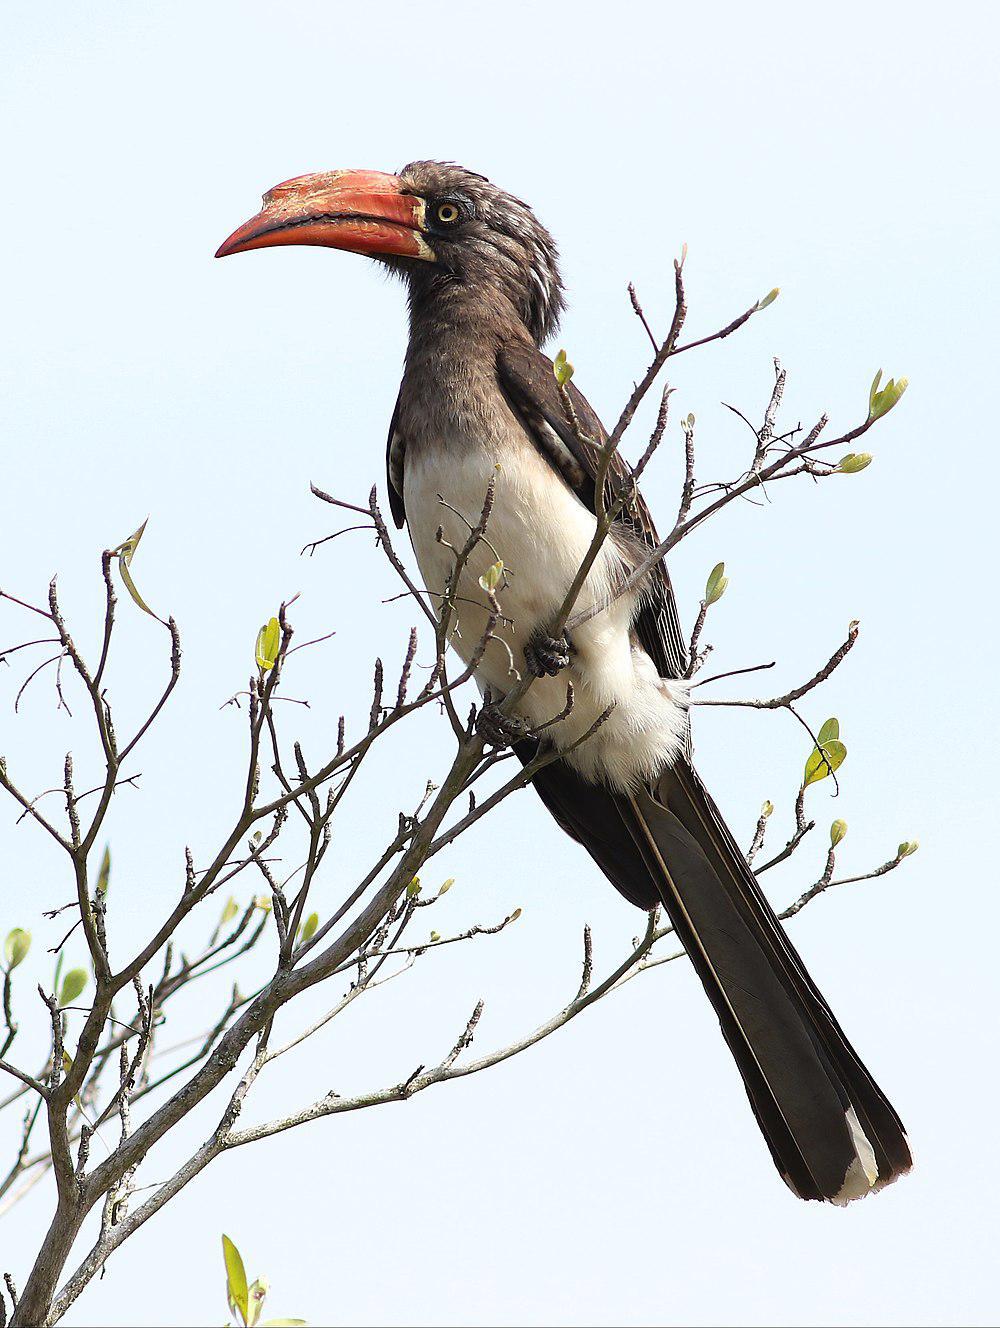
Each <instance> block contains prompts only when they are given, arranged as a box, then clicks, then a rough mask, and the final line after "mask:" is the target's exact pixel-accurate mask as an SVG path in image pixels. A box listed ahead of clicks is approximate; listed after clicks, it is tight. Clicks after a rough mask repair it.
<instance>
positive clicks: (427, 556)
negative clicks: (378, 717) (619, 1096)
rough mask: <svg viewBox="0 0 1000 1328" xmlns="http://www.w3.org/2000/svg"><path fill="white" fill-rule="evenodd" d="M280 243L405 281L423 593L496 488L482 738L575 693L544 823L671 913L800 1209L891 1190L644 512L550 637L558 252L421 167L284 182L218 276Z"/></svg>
mask: <svg viewBox="0 0 1000 1328" xmlns="http://www.w3.org/2000/svg"><path fill="white" fill-rule="evenodd" d="M289 244H296V245H302V244H305V245H322V246H325V247H327V248H331V249H345V250H349V251H351V252H353V253H360V254H367V255H369V256H370V257H373V258H376V259H378V260H380V261H381V262H382V263H385V264H387V265H388V266H389V267H390V268H391V269H392V270H394V271H395V272H396V273H398V274H399V275H401V276H402V278H403V279H404V280H405V283H406V286H407V290H408V295H409V312H410V339H409V345H408V348H407V352H406V362H405V368H404V372H403V381H402V385H401V387H400V390H399V397H398V400H397V402H396V408H395V411H394V413H393V417H392V423H391V426H390V431H389V442H388V449H387V466H388V486H389V501H390V504H391V507H392V512H393V516H394V517H395V520H396V523H397V525H398V526H402V525H403V524H404V523H405V524H406V525H407V526H408V527H409V534H410V539H411V541H412V544H413V548H414V551H415V553H416V558H417V562H418V564H419V566H420V571H421V575H422V577H423V581H424V584H425V586H426V587H428V588H429V590H430V591H431V593H435V592H436V593H441V592H443V591H444V589H445V585H446V582H447V579H448V575H449V572H450V570H451V568H452V566H453V562H452V557H451V554H450V553H449V544H450V545H452V546H459V547H460V546H461V545H462V544H463V543H464V541H465V539H466V537H467V535H468V531H469V525H468V524H467V522H466V520H465V518H468V521H469V522H473V521H475V520H476V518H477V517H478V515H479V513H480V509H481V507H482V504H483V500H484V495H485V493H486V490H487V487H488V485H489V483H490V481H491V480H492V481H493V482H494V488H495V495H494V499H493V507H492V513H491V516H490V523H489V544H488V545H487V543H486V542H481V543H480V544H479V546H478V547H477V548H476V549H475V550H474V552H473V554H472V556H471V557H470V559H469V561H468V564H467V566H466V569H465V572H464V575H463V578H462V581H461V584H460V585H459V586H458V600H457V603H458V609H459V627H460V634H458V635H456V636H455V637H454V639H453V644H454V646H455V648H456V649H457V650H458V652H459V654H460V655H462V656H463V657H464V658H465V659H466V661H468V660H469V658H470V656H471V655H472V653H473V651H475V649H476V647H477V646H478V645H479V643H480V641H481V639H482V638H483V636H484V633H485V632H486V628H487V622H488V613H489V608H488V605H487V604H486V603H485V601H484V597H483V594H482V592H481V590H480V587H479V577H480V576H481V575H483V574H484V573H485V572H486V571H487V570H488V568H489V567H490V566H491V565H492V564H493V563H494V560H495V559H496V558H497V557H499V558H502V560H503V564H504V567H505V568H506V569H509V571H510V574H511V575H510V581H509V585H508V586H507V588H506V590H505V592H504V596H503V609H504V614H505V618H506V619H509V620H505V621H504V622H503V623H501V625H500V626H499V627H498V628H497V635H498V636H499V637H502V638H503V639H502V640H494V641H492V642H491V643H490V644H489V646H488V647H487V649H486V651H485V654H484V655H483V657H482V659H481V661H480V663H479V665H478V668H477V670H476V678H477V681H478V683H479V685H480V687H481V688H483V690H484V692H487V693H488V694H490V695H492V696H493V697H501V696H503V694H504V692H505V690H506V689H508V688H509V686H510V681H509V680H510V677H511V672H510V669H511V658H512V657H513V659H514V661H515V663H516V664H517V665H520V663H521V661H522V660H523V661H524V665H525V666H526V667H527V668H529V669H530V670H531V671H532V673H533V674H534V675H535V676H536V678H537V682H535V683H534V684H533V686H532V687H531V688H530V689H529V690H528V692H527V693H526V694H525V696H524V698H523V700H522V702H521V704H520V710H519V714H518V715H517V716H515V717H514V718H513V720H512V721H510V722H506V721H504V719H503V717H502V716H501V715H500V714H499V712H498V711H497V709H496V706H495V705H493V706H492V707H491V706H489V705H487V706H486V707H484V711H483V730H482V731H483V732H484V733H485V734H486V736H487V737H488V739H489V740H490V741H491V742H493V743H494V744H495V745H499V744H503V743H506V742H510V743H511V744H512V745H514V746H515V748H516V750H517V753H518V755H519V756H520V757H521V759H522V760H528V759H530V757H531V755H532V754H533V753H534V751H535V741H533V740H532V739H530V737H528V738H526V737H525V736H524V735H525V733H526V732H527V733H528V734H530V733H531V731H532V730H533V729H534V728H536V727H537V726H538V725H539V724H541V723H543V722H544V721H545V720H547V719H549V718H551V717H552V716H553V715H556V714H558V713H559V712H560V711H561V710H563V709H564V708H565V707H564V702H565V696H566V679H567V678H568V679H569V680H570V681H571V682H572V684H573V688H574V692H575V705H574V707H573V709H572V711H571V713H570V714H569V715H568V716H566V718H564V719H563V720H562V721H561V722H560V723H559V724H557V725H555V726H553V727H549V728H547V729H546V731H545V735H544V738H545V741H546V742H551V743H553V744H555V746H556V748H557V750H558V751H560V752H561V753H562V755H561V756H559V758H558V759H556V760H554V761H553V762H551V763H550V764H548V765H546V766H545V767H543V768H542V769H541V770H540V771H539V772H538V773H537V774H536V776H535V778H534V786H535V788H536V789H537V791H538V793H539V794H540V796H541V798H542V800H543V802H544V803H545V805H546V806H547V807H548V809H549V811H550V812H551V813H552V814H553V816H554V817H555V819H556V820H557V821H558V823H559V824H560V826H561V827H562V828H563V830H565V831H566V832H567V833H568V834H569V835H570V836H572V838H573V839H575V840H577V841H578V842H579V843H580V844H582V845H583V847H584V848H586V849H587V851H588V852H589V853H590V854H591V856H592V857H593V858H594V859H595V861H596V862H597V864H598V866H599V867H600V868H601V870H602V871H603V872H604V873H605V875H606V876H607V877H608V878H609V879H610V881H611V882H612V884H613V885H615V886H616V887H617V889H618V890H619V891H620V892H621V893H622V894H623V895H624V896H625V898H626V899H628V900H629V901H630V902H631V903H633V904H635V905H636V906H637V907H639V908H642V909H647V910H648V909H652V908H653V907H655V906H656V905H659V904H662V905H663V907H664V908H665V909H666V912H667V914H668V916H669V918H670V921H671V922H672V923H673V925H674V928H675V929H676V932H677V935H678V937H679V938H680V940H681V942H682V943H683V945H684V948H685V950H686V951H687V953H688V955H689V956H690V958H691V962H692V963H693V964H694V967H695V969H696V971H697V973H698V976H699V978H700V979H701V981H702V983H703V985H704V987H705V991H706V992H707V994H708V997H709V999H710V1000H711V1002H712V1005H713V1006H714V1007H715V1012H716V1014H717V1016H718V1019H719V1022H720V1024H721V1026H722V1031H723V1034H724V1036H725V1038H726V1041H727V1042H728V1044H729V1047H730V1050H731V1051H732V1054H733V1056H734V1057H735V1060H736V1063H737V1065H738V1067H739V1070H740V1074H741V1075H742V1077H743V1082H744V1084H745V1086H746V1091H747V1094H748V1096H749V1098H750V1103H751V1105H752V1107H753V1110H754V1113H755V1115H756V1117H757V1121H758V1124H759V1125H760V1128H761V1131H762V1132H763V1135H764V1137H765V1139H766V1140H767V1144H768V1147H769V1148H770V1150H771V1154H772V1156H773V1158H774V1161H775V1164H776V1165H777V1168H778V1171H779V1172H780V1173H781V1175H782V1177H783V1178H784V1180H785V1181H786V1182H787V1184H788V1185H789V1187H790V1188H791V1189H792V1191H793V1192H794V1193H795V1194H797V1195H798V1196H799V1197H800V1198H803V1199H824V1200H828V1201H831V1202H833V1203H838V1204H839V1203H846V1202H847V1201H849V1200H851V1199H855V1198H859V1197H861V1196H862V1195H865V1194H868V1193H869V1192H871V1191H873V1190H877V1189H880V1188H881V1187H882V1186H883V1185H886V1184H888V1183H889V1182H890V1181H892V1180H894V1179H895V1178H896V1177H897V1176H899V1175H901V1174H902V1173H903V1172H905V1171H907V1170H908V1169H909V1167H910V1164H911V1158H910V1151H909V1148H908V1146H907V1142H906V1136H905V1134H904V1132H903V1127H902V1124H901V1122H900V1120H899V1117H898V1116H897V1115H896V1113H895V1111H894V1110H893V1108H892V1106H891V1105H890V1103H889V1102H888V1100H887V1099H886V1097H885V1096H884V1094H883V1093H882V1092H881V1090H880V1089H879V1087H878V1085H877V1084H876V1083H875V1081H874V1080H873V1079H872V1077H871V1075H870V1074H869V1073H868V1071H867V1069H866V1068H865V1066H864V1065H863V1064H862V1062H861V1061H860V1059H859V1058H858V1055H857V1053H856V1052H855V1051H854V1049H853V1048H852V1046H851V1045H850V1043H849V1042H848V1041H847V1038H846V1037H845V1036H844V1033H843V1032H842V1030H841V1028H840V1025H839V1024H838V1023H837V1021H836V1019H835V1018H834V1017H833V1015H832V1013H831V1012H830V1009H829V1007H828V1006H827V1004H826V1002H825V1000H824V999H823V997H822V996H821V994H820V993H819V991H818V990H817V988H816V986H815V984H814V983H813V981H812V979H811V978H810V977H809V974H808V973H807V972H806V969H805V967H804V965H803V963H802V960H801V959H800V958H799V955H798V953H797V952H796V950H795V949H794V947H793V946H792V945H791V943H790V942H789V940H788V938H787V937H786V935H785V932H784V930H783V928H782V926H781V923H780V922H779V921H778V918H777V917H776V915H775V913H774V911H773V909H772V908H771V906H770V904H769V903H768V902H767V900H766V899H765V897H764V895H763V893H762V891H761V889H760V886H759V885H758V883H757V880H756V878H755V876H754V874H753V872H752V871H751V870H750V868H749V867H748V865H747V862H746V859H745V857H744V855H743V854H742V852H741V851H740V849H739V847H738V846H737V844H736V842H735V840H734V839H733V836H732V835H731V833H730V832H729V830H728V828H727V827H726V824H725V822H724V821H723V819H722V816H721V815H720V813H719V810H718V808H717V807H716V805H715V802H714V801H713V800H712V798H711V797H710V795H709V794H708V792H707V790H706V789H705V786H704V785H703V783H702V782H701V779H700V778H699V777H698V775H697V773H696V771H695V770H694V768H693V766H692V764H691V744H690V731H689V728H690V726H689V719H688V701H687V684H686V683H685V681H684V680H685V678H686V675H687V657H686V646H685V641H684V637H683V635H682V632H681V628H680V621H679V617H678V612H677V605H676V603H675V600H674V594H673V590H672V588H671V584H670V578H669V575H668V573H667V570H666V568H665V567H664V566H663V564H662V562H661V563H660V564H659V565H658V566H657V568H656V570H655V571H654V572H652V573H651V574H650V576H649V577H648V579H647V580H646V582H645V584H644V585H643V586H642V587H641V589H640V590H639V591H638V592H631V593H625V594H618V595H617V596H616V590H617V589H619V588H620V587H621V585H622V582H623V580H624V578H625V577H626V576H627V574H628V571H629V569H630V567H632V566H634V565H635V563H636V560H637V559H638V558H639V557H640V556H641V554H642V553H643V552H644V551H648V549H649V548H650V547H652V546H655V544H656V543H657V536H656V532H655V529H654V526H653V522H652V519H651V517H650V514H649V511H648V509H647V507H646V505H645V503H644V502H643V501H642V499H641V498H636V500H635V501H634V502H633V503H632V504H631V506H630V509H629V510H628V511H626V512H624V513H623V514H622V516H621V518H620V519H619V520H618V521H617V522H616V525H615V529H614V531H613V534H612V537H611V538H609V539H608V540H607V541H606V542H605V544H604V546H603V548H602V551H601V553H600V555H599V557H598V559H597V560H596V562H595V563H594V566H593V568H592V570H591V572H590V574H589V576H588V578H587V581H586V583H585V584H584V587H583V589H582V591H581V593H580V596H579V598H578V599H577V602H576V608H577V609H578V610H580V609H583V610H586V609H588V608H591V607H593V606H595V605H599V606H600V610H601V611H600V612H598V613H597V614H596V616H593V617H591V618H590V620H589V621H588V622H586V623H585V625H583V626H580V627H579V628H578V629H576V630H574V631H573V633H572V640H566V639H565V638H564V637H561V638H558V639H554V638H553V636H552V635H550V632H549V629H550V628H551V627H552V624H553V621H554V619H555V616H556V614H557V612H558V610H559V607H560V605H561V604H562V601H563V599H564V596H565V594H566V592H567V590H568V588H569V585H570V583H571V582H572V579H573V577H574V575H575V573H576V572H577V570H578V569H579V567H580V565H581V563H582V560H583V557H584V555H585V553H586V552H587V549H588V547H589V546H590V544H591V540H592V538H593V535H594V531H595V529H596V524H595V476H596V474H597V466H598V447H599V446H600V444H601V443H603V441H604V440H605V439H606V436H607V435H606V433H605V431H604V429H603V427H602V425H601V422H600V420H599V419H598V418H597V416H596V415H595V413H594V411H593V410H592V409H591V407H590V406H589V405H588V403H587V401H586V400H585V399H584V397H583V396H582V395H581V394H580V393H579V392H578V391H577V389H576V388H575V386H573V384H570V385H569V388H568V391H569V398H570V401H571V403H572V407H573V411H572V413H570V412H567V410H566V409H565V407H564V403H563V400H562V397H561V396H560V393H559V388H558V384H557V381H556V378H555V376H554V373H553V364H552V361H551V360H550V359H548V358H547V357H546V356H545V355H544V354H543V353H542V351H541V350H540V346H541V345H542V343H543V342H544V341H545V340H546V338H547V337H548V336H549V335H550V333H552V332H553V330H554V329H555V327H556V325H557V323H558V320H559V316H560V313H561V312H562V309H563V303H564V302H563V287H562V282H561V280H560V275H559V268H558V262H557V252H556V246H555V244H554V242H553V240H552V237H551V236H550V235H549V233H548V231H546V230H545V228H544V227H543V226H542V225H541V224H540V223H539V222H538V220H537V219H536V217H535V215H534V213H533V212H532V211H531V209H530V208H529V207H527V206H526V205H525V204H524V203H522V202H521V201H520V200H519V199H517V198H514V197H513V196H512V195H510V194H508V193H505V192H503V191H502V190H501V189H498V188H497V187H496V186H495V185H493V184H491V183H490V182H489V181H488V180H486V179H485V178H484V177H483V176H481V175H476V174H474V173H473V172H471V171H468V170H465V169H463V168H461V167H459V166H456V165H453V164H450V163H441V162H434V161H418V162H413V163H412V164H411V165H409V166H406V167H404V169H403V170H402V171H400V172H399V174H398V175H388V174H384V173H382V172H377V171H344V170H340V171H330V172H325V173H322V174H317V175H306V176H301V177H299V178H296V179H294V180H289V181H287V182H286V183H284V184H280V185H278V186H276V188H274V189H272V190H271V191H270V192H269V193H267V194H265V195H264V200H263V208H262V210H261V211H260V213H259V214H258V215H257V216H255V217H253V218H252V219H251V220H249V221H247V222H246V223H245V224H244V225H242V226H240V227H239V229H238V230H236V231H235V232H234V233H233V234H232V235H231V236H230V237H229V239H228V240H226V241H225V243H224V244H223V245H222V246H221V248H220V249H219V251H218V256H219V257H223V256H225V255H227V254H234V253H240V252H242V251H244V250H248V249H264V248H272V247H275V246H278V245H289ZM572 414H575V417H576V418H575V420H574V419H572ZM614 468H615V469H614V473H613V475H612V481H613V482H615V483H617V484H618V485H619V486H620V485H621V484H622V483H627V482H628V481H629V479H630V471H629V468H628V466H627V464H626V463H625V462H624V461H622V460H620V459H618V458H616V459H615V461H614ZM439 496H440V497H439ZM440 498H444V499H445V504H442V502H441V501H440ZM439 527H443V531H444V536H445V540H446V541H448V543H444V542H442V541H441V540H440V539H439V538H437V531H438V529H439ZM609 706H612V707H613V709H612V710H611V713H610V715H609V716H608V718H607V719H606V721H605V722H604V723H603V724H601V725H600V726H599V727H598V728H597V729H596V731H595V732H594V733H593V734H592V736H590V737H589V738H587V740H586V741H583V742H579V743H578V739H580V738H581V737H582V736H583V735H584V734H586V733H587V732H588V730H589V729H590V728H591V727H592V726H593V725H594V723H595V721H596V720H597V719H598V717H599V716H600V715H601V714H602V713H603V712H604V711H605V710H606V709H607V708H608V707H609ZM571 749H572V750H571Z"/></svg>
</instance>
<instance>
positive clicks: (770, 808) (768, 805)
mask: <svg viewBox="0 0 1000 1328" xmlns="http://www.w3.org/2000/svg"><path fill="white" fill-rule="evenodd" d="M773 813H774V803H773V802H772V801H771V799H770V798H768V800H767V802H765V803H764V805H763V807H761V809H760V814H761V816H764V817H768V816H771V815H773Z"/></svg>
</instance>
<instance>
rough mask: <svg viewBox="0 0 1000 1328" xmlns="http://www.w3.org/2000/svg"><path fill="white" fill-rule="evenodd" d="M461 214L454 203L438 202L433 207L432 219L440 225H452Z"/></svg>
mask: <svg viewBox="0 0 1000 1328" xmlns="http://www.w3.org/2000/svg"><path fill="white" fill-rule="evenodd" d="M461 215H462V214H461V213H460V212H459V210H458V205H457V204H455V203H438V204H437V206H436V207H435V209H434V220H435V221H437V222H440V224H441V225H442V226H453V225H454V224H455V222H456V221H458V219H459V217H460V216H461Z"/></svg>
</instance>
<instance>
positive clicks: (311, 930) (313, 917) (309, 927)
mask: <svg viewBox="0 0 1000 1328" xmlns="http://www.w3.org/2000/svg"><path fill="white" fill-rule="evenodd" d="M318 926H319V914H318V913H310V914H309V916H308V917H307V918H306V920H305V922H303V924H302V933H301V935H300V936H299V941H300V943H301V942H304V941H310V940H312V938H313V936H314V935H315V934H316V928H317V927H318Z"/></svg>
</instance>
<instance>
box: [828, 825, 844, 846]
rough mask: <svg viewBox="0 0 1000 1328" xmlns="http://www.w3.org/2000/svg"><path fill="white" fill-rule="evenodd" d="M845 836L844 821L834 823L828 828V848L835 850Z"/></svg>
mask: <svg viewBox="0 0 1000 1328" xmlns="http://www.w3.org/2000/svg"><path fill="white" fill-rule="evenodd" d="M846 834H847V822H846V821H834V823H833V825H831V826H830V847H831V848H836V847H837V845H838V844H839V843H840V841H841V840H842V839H843V837H844V836H845V835H846Z"/></svg>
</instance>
